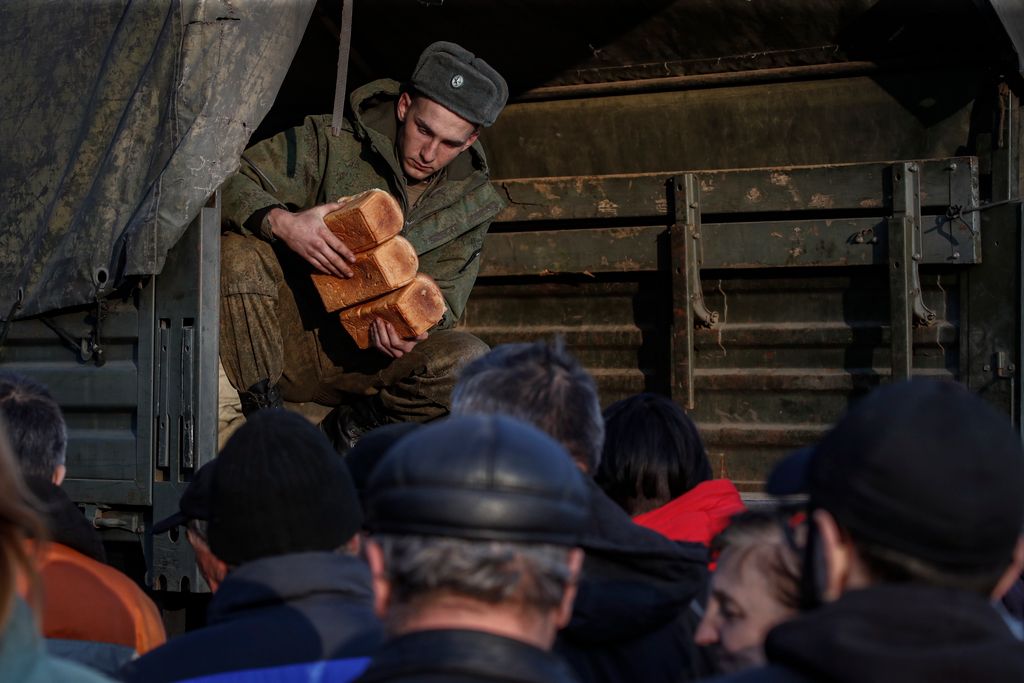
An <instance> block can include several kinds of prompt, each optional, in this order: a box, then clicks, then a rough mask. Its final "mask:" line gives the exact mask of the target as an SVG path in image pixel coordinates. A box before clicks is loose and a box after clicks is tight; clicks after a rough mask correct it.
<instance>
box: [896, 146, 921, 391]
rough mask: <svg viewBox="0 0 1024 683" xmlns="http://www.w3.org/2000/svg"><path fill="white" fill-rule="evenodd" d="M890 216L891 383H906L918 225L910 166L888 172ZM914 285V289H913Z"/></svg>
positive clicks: (915, 180) (914, 173)
mask: <svg viewBox="0 0 1024 683" xmlns="http://www.w3.org/2000/svg"><path fill="white" fill-rule="evenodd" d="M891 173H892V202H893V215H892V218H890V219H889V302H890V303H889V314H890V323H889V330H890V335H891V340H890V341H891V344H892V359H891V360H892V381H894V382H896V381H899V380H901V379H908V378H909V377H910V376H911V374H912V372H913V364H914V325H913V312H914V299H915V296H916V297H920V285H919V284H918V283H916V279H917V278H916V275H917V263H916V260H917V259H919V258H920V254H918V253H916V252H915V251H914V249H915V242H916V241H915V239H914V233H915V230H920V225H921V178H920V173H919V170H918V166H917V164H916V163H914V162H905V163H901V164H895V165H894V166H893V167H892V169H891ZM915 285H916V287H915Z"/></svg>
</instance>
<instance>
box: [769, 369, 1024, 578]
mask: <svg viewBox="0 0 1024 683" xmlns="http://www.w3.org/2000/svg"><path fill="white" fill-rule="evenodd" d="M766 490H767V491H768V492H769V493H772V494H775V495H794V494H801V493H802V494H808V495H809V504H810V506H811V507H812V508H823V509H825V510H827V511H829V512H830V513H832V515H833V516H834V517H835V518H836V521H837V522H838V523H839V525H840V526H841V527H843V528H845V529H846V530H848V531H849V532H850V534H851V536H853V537H854V538H855V539H857V540H860V541H864V542H870V543H873V544H876V545H879V546H882V547H885V548H889V549H892V550H896V551H899V552H901V553H903V554H905V555H909V556H911V557H915V558H918V559H921V560H925V561H928V562H930V563H933V564H935V565H937V566H940V567H944V568H948V569H952V570H971V569H987V568H997V567H999V566H1001V565H1003V564H1005V563H1006V562H1008V561H1009V560H1010V559H1011V556H1012V553H1013V548H1014V546H1015V544H1016V542H1017V539H1018V537H1019V536H1020V533H1021V529H1022V525H1024V449H1022V447H1021V439H1020V436H1019V435H1018V434H1017V433H1016V431H1015V430H1014V429H1013V426H1012V425H1011V423H1010V421H1009V419H1007V417H1006V416H1004V415H1001V414H1000V413H998V412H997V411H996V410H995V409H994V408H992V407H991V406H990V405H989V404H988V403H986V402H985V401H984V400H982V399H981V398H979V397H978V396H975V395H974V394H972V393H971V392H970V391H968V390H967V389H966V388H965V387H963V386H962V385H960V384H958V383H956V382H951V381H939V380H931V379H913V380H910V381H907V382H899V383H894V384H890V385H886V386H883V387H881V388H879V389H877V390H875V391H874V392H873V393H871V394H870V395H868V396H867V397H865V398H864V399H862V400H861V401H860V402H859V403H857V404H856V405H854V406H853V408H852V409H851V410H850V411H849V412H848V413H847V414H846V415H844V416H843V417H842V419H840V420H839V422H838V423H837V424H836V425H835V426H834V427H833V428H832V429H831V430H830V431H829V432H828V433H827V434H826V435H825V436H824V438H822V440H821V441H820V442H819V443H818V444H816V445H814V446H811V447H809V448H805V449H803V450H801V451H797V452H796V453H794V454H792V455H791V456H789V457H788V458H786V459H785V460H783V461H782V462H781V463H779V465H778V466H777V467H776V468H775V469H774V471H773V472H772V473H771V475H770V476H769V478H768V482H767V485H766Z"/></svg>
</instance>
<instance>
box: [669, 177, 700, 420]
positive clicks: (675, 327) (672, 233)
mask: <svg viewBox="0 0 1024 683" xmlns="http://www.w3.org/2000/svg"><path fill="white" fill-rule="evenodd" d="M669 183H670V184H669V191H670V193H671V198H672V199H673V200H674V201H672V202H670V203H669V205H670V206H673V207H674V209H675V215H674V221H673V223H672V226H671V227H670V229H669V242H670V246H671V252H672V257H671V267H672V397H673V399H675V400H676V401H677V402H679V403H681V404H682V405H683V406H684V407H685V408H686V409H687V410H692V409H693V408H694V407H695V405H696V400H695V396H694V389H693V365H694V363H693V360H694V329H693V326H694V319H693V310H694V300H695V298H696V296H697V292H699V290H700V271H699V270H698V269H697V267H695V266H699V262H698V261H697V260H696V259H695V257H696V253H695V252H694V250H695V248H696V245H695V244H693V239H694V236H699V235H700V184H699V183H698V182H697V176H696V175H695V174H693V173H687V174H685V175H684V176H683V177H682V178H679V177H676V178H672V179H671V180H670V181H669Z"/></svg>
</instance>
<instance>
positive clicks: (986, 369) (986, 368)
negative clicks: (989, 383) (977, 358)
mask: <svg viewBox="0 0 1024 683" xmlns="http://www.w3.org/2000/svg"><path fill="white" fill-rule="evenodd" d="M981 369H982V370H984V371H985V372H989V371H991V370H992V366H991V365H989V364H988V363H985V364H984V365H983V366H981Z"/></svg>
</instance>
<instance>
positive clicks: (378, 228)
mask: <svg viewBox="0 0 1024 683" xmlns="http://www.w3.org/2000/svg"><path fill="white" fill-rule="evenodd" d="M324 224H326V225H327V227H328V228H330V230H331V232H333V233H334V234H335V235H337V236H338V237H339V238H340V239H341V241H342V242H344V243H345V246H347V247H348V248H349V249H351V250H352V251H354V252H359V251H366V250H367V249H372V248H373V247H375V246H377V245H378V244H380V243H381V242H384V241H386V240H389V239H391V238H392V237H394V236H395V235H397V234H398V233H400V232H402V227H403V226H404V225H405V218H404V217H403V216H402V207H400V206H399V205H398V202H397V201H395V198H394V197H392V196H391V195H390V194H388V193H387V192H385V191H384V190H378V189H373V190H367V191H366V192H362V193H360V194H357V195H355V196H354V197H351V198H348V199H347V200H346V201H345V205H344V206H342V207H341V208H340V209H338V210H336V211H332V212H331V213H329V214H327V215H326V216H324Z"/></svg>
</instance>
